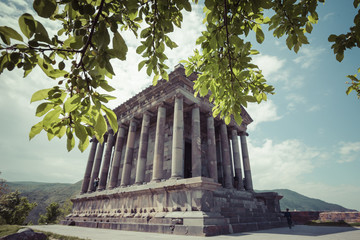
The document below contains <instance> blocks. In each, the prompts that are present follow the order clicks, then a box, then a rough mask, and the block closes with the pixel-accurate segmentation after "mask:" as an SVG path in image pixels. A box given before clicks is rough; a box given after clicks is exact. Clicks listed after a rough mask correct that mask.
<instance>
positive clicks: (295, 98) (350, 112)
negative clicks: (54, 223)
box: [0, 0, 360, 210]
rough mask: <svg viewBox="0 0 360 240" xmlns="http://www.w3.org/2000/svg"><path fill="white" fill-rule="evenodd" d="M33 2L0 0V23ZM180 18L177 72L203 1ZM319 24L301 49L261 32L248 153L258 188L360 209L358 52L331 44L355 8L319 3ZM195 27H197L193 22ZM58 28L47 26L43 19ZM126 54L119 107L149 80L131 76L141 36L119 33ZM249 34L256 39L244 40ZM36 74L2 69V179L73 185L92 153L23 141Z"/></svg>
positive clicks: (40, 84) (117, 82)
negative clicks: (259, 86) (352, 85)
mask: <svg viewBox="0 0 360 240" xmlns="http://www.w3.org/2000/svg"><path fill="white" fill-rule="evenodd" d="M29 2H31V1H25V0H12V1H5V2H0V25H8V26H12V27H13V28H17V18H18V16H19V15H21V13H22V12H21V11H19V10H16V9H21V10H22V11H26V12H29V13H32V14H34V11H33V10H32V9H31V4H30V5H29ZM194 10H195V11H193V12H192V13H186V15H184V23H183V29H182V30H179V31H176V32H174V33H173V34H172V39H173V40H175V42H176V43H177V44H178V45H179V48H178V49H175V50H173V51H168V52H167V55H168V57H169V61H168V65H169V66H170V69H171V70H172V69H173V66H175V65H176V64H177V63H178V61H179V60H181V59H185V58H186V57H187V56H189V55H190V54H191V53H192V51H193V49H194V47H195V45H194V43H195V40H196V38H197V36H198V35H199V32H200V31H201V30H202V29H203V28H204V27H203V26H202V25H201V24H200V23H201V22H202V14H201V12H202V7H201V6H194ZM318 11H319V17H320V21H319V23H318V24H317V25H315V26H314V30H313V33H312V34H311V35H310V36H309V41H310V45H307V46H304V47H303V48H302V49H300V51H299V52H298V54H295V53H294V52H292V51H289V50H288V48H287V47H286V45H285V39H276V38H274V37H272V35H271V34H266V38H265V42H264V43H263V44H261V45H258V44H256V42H254V48H255V49H257V50H259V51H260V52H261V54H260V55H257V56H256V57H254V62H255V63H256V64H258V65H259V66H260V67H261V68H262V69H263V73H264V75H265V77H266V78H267V79H268V81H269V83H270V84H272V85H274V86H275V89H276V90H275V92H276V94H275V95H272V96H269V97H268V99H269V100H268V101H267V102H265V103H262V104H260V105H258V104H252V105H250V106H249V107H248V108H247V111H248V112H249V113H250V115H251V116H252V117H253V119H254V122H253V123H252V124H251V125H250V126H249V131H248V132H249V134H250V136H249V138H248V144H249V154H250V163H251V168H252V174H253V181H254V187H255V189H277V188H288V189H291V190H294V191H297V192H299V193H301V194H304V195H307V196H309V197H313V198H320V199H322V200H325V201H328V202H332V203H337V204H341V205H343V206H344V207H347V208H353V209H357V210H360V187H359V186H358V183H359V182H360V181H359V180H360V177H359V176H360V175H359V169H360V136H359V130H360V129H359V120H360V111H359V106H360V100H358V99H357V97H356V96H355V94H351V95H350V96H347V95H346V94H345V90H346V88H347V86H346V84H345V81H347V78H346V75H348V74H354V73H356V71H357V68H358V67H360V61H359V56H360V51H359V49H353V50H350V51H347V52H346V53H345V58H344V60H343V62H341V63H338V62H337V61H336V60H335V56H334V54H333V52H332V49H331V48H330V47H331V44H330V43H329V42H328V41H327V38H328V36H329V35H330V34H332V33H336V34H340V33H344V32H346V31H347V30H348V29H349V26H350V25H351V24H352V21H353V16H354V15H355V13H356V10H355V9H354V8H353V5H352V1H351V0H344V1H336V0H328V1H326V4H325V5H324V6H322V5H321V6H319V10H318ZM194 23H199V24H194ZM44 25H45V26H46V27H48V28H50V29H51V30H50V32H56V26H54V25H53V24H52V23H44ZM122 34H123V36H124V37H125V39H126V40H127V43H128V47H129V53H128V57H127V61H126V62H114V63H113V64H114V69H115V73H116V76H115V77H114V80H111V84H112V85H113V86H114V87H116V88H117V90H116V92H115V93H114V94H115V95H116V96H117V97H118V99H117V100H115V101H113V102H112V103H111V104H110V105H109V106H110V107H116V106H117V105H119V104H121V103H122V102H123V101H125V100H127V99H128V98H130V97H131V96H133V95H134V94H136V93H137V92H139V91H140V90H141V89H143V88H144V87H147V86H149V85H150V84H151V78H149V77H147V75H146V73H145V71H141V72H137V64H138V63H139V62H140V61H141V60H140V58H139V57H138V56H137V55H136V53H135V49H136V46H137V43H138V40H137V39H135V38H134V37H133V36H132V35H131V34H129V33H122ZM250 39H252V38H251V37H250ZM53 84H54V82H53V81H52V80H49V79H47V78H46V77H45V76H44V74H42V72H41V70H35V71H33V72H32V73H31V74H30V75H29V77H27V78H26V79H23V78H22V72H20V71H13V72H6V73H5V74H2V75H0V110H1V113H2V116H1V118H0V128H1V132H2V134H1V136H0V153H1V155H0V171H1V172H2V174H1V175H0V176H1V177H2V178H5V179H6V180H8V181H43V182H68V183H74V182H76V181H79V180H80V179H81V178H82V177H83V174H84V170H85V165H86V161H87V154H88V151H86V152H85V153H83V154H81V153H80V152H79V151H78V150H77V149H75V150H73V151H72V152H70V153H68V152H67V151H66V141H65V139H62V140H57V139H54V140H52V141H51V142H48V141H47V138H46V135H45V134H41V135H39V136H37V137H36V138H35V139H33V140H31V141H28V132H29V130H30V128H31V126H32V125H33V124H35V123H37V121H39V119H38V118H36V117H35V116H34V113H35V109H36V107H37V105H36V104H30V98H31V95H32V93H33V92H34V91H36V90H37V89H42V88H47V87H51V86H52V85H53Z"/></svg>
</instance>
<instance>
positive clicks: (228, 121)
mask: <svg viewBox="0 0 360 240" xmlns="http://www.w3.org/2000/svg"><path fill="white" fill-rule="evenodd" d="M230 121H231V117H230V115H227V116H226V117H225V124H226V125H228V124H229V123H230Z"/></svg>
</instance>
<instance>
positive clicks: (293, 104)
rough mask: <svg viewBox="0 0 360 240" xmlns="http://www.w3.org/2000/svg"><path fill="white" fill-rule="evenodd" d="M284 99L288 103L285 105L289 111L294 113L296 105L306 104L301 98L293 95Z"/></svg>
mask: <svg viewBox="0 0 360 240" xmlns="http://www.w3.org/2000/svg"><path fill="white" fill-rule="evenodd" d="M285 99H286V100H287V101H288V102H289V103H288V105H287V109H288V110H289V111H294V110H296V108H297V105H299V104H305V103H306V99H305V98H304V97H303V96H301V95H299V94H294V93H293V94H289V95H287V96H286V97H285Z"/></svg>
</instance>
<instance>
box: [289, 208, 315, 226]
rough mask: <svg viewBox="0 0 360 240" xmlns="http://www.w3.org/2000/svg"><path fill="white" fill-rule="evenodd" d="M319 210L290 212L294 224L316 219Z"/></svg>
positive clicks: (306, 222)
mask: <svg viewBox="0 0 360 240" xmlns="http://www.w3.org/2000/svg"><path fill="white" fill-rule="evenodd" d="M320 213H321V212H319V211H301V212H298V211H296V212H291V217H292V220H293V222H294V224H300V225H301V224H308V223H309V222H311V221H313V220H318V219H319V215H320Z"/></svg>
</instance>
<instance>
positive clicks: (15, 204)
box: [0, 191, 37, 225]
mask: <svg viewBox="0 0 360 240" xmlns="http://www.w3.org/2000/svg"><path fill="white" fill-rule="evenodd" d="M36 206H37V204H36V203H30V202H29V200H28V199H27V197H20V193H19V192H18V191H15V192H10V193H7V194H4V195H2V196H1V198H0V218H2V219H3V220H4V221H5V224H17V225H22V224H24V221H25V219H26V217H27V216H28V215H29V213H30V211H31V210H32V209H33V208H34V207H36Z"/></svg>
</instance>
